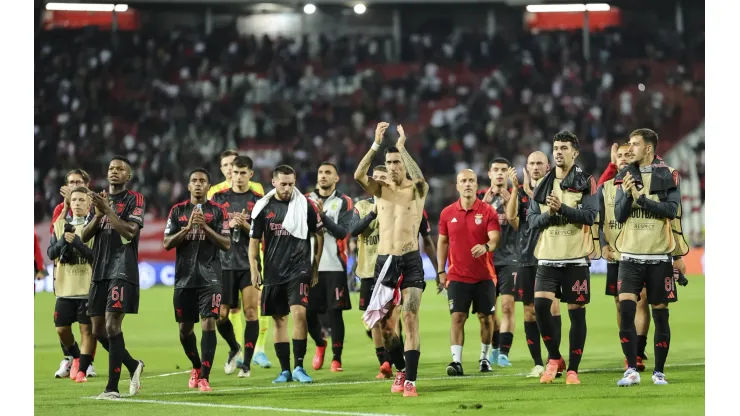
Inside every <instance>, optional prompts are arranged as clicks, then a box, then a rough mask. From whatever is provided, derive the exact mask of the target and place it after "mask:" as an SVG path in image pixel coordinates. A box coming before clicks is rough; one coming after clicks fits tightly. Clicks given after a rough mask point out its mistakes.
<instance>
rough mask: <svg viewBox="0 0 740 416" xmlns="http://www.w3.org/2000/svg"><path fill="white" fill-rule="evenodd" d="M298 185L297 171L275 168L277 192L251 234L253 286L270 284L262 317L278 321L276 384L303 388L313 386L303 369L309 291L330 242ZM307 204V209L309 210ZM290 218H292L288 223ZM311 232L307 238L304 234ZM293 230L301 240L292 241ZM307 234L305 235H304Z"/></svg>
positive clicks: (257, 211) (255, 218) (256, 212)
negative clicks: (292, 365) (292, 383)
mask: <svg viewBox="0 0 740 416" xmlns="http://www.w3.org/2000/svg"><path fill="white" fill-rule="evenodd" d="M295 182H296V172H295V170H293V168H291V167H290V166H286V165H282V166H278V167H277V168H275V170H274V171H273V173H272V186H273V187H274V188H275V189H274V190H273V191H271V192H269V193H268V194H267V195H266V196H265V197H264V198H263V199H261V200H260V201H258V203H257V206H256V207H255V209H254V211H253V214H254V216H253V218H252V229H251V231H250V233H249V237H250V241H249V262H250V266H251V267H250V271H251V274H252V284H253V285H255V286H258V285H259V284H264V286H265V287H264V289H263V290H262V315H263V316H272V318H273V320H274V321H275V335H274V342H275V354H276V355H277V357H278V359H279V360H280V367H281V373H280V375H279V376H278V377H277V378H276V379H275V380H274V381H273V383H286V382H288V381H292V379H293V378H295V379H297V380H298V381H300V382H301V383H310V382H312V381H313V380H312V379H311V377H309V376H308V375H307V374H306V371H305V370H304V369H303V358H304V357H305V355H306V337H307V335H308V330H307V325H306V307H307V306H308V297H309V285H315V284H316V282H317V280H318V266H319V263H320V261H321V252H322V248H323V246H324V236H323V233H322V232H321V230H322V227H323V224H322V222H321V217H320V216H319V210H318V207H317V206H316V205H315V204H314V203H313V201H311V200H310V199H307V198H306V197H305V196H303V195H301V194H300V192H298V191H297V190H296V189H295ZM262 204H264V205H262ZM302 204H305V208H304V207H303V205H302ZM291 205H293V207H292V208H293V209H291ZM296 207H300V209H301V210H303V209H305V210H306V213H305V214H304V213H302V212H296V211H295V209H297V208H296ZM289 213H290V214H292V216H290V217H288V216H287V215H288V214H289ZM303 215H306V216H305V217H304V216H303ZM302 221H305V222H306V224H304V223H302ZM306 226H307V232H305V231H306V229H305V228H304V227H306ZM289 229H290V230H292V232H293V233H295V234H297V235H299V237H296V236H294V235H292V234H291V232H290V231H289ZM304 232H305V235H302V234H303V233H304ZM301 237H302V238H301ZM312 237H313V238H315V239H316V244H315V245H314V247H313V253H312V250H311V243H310V239H311V238H312ZM263 238H264V241H265V243H264V244H265V255H264V270H263V273H264V276H262V275H261V274H260V271H259V269H258V265H259V244H260V240H262V239H263ZM312 260H313V261H312ZM288 314H290V315H291V316H292V317H293V355H294V358H295V369H294V370H293V373H292V375H291V372H290V344H289V343H288Z"/></svg>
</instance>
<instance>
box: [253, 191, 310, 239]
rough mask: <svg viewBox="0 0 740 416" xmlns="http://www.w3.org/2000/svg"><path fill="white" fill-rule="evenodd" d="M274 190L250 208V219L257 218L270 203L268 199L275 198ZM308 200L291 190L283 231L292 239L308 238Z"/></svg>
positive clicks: (298, 192)
mask: <svg viewBox="0 0 740 416" xmlns="http://www.w3.org/2000/svg"><path fill="white" fill-rule="evenodd" d="M275 192H276V190H275V189H273V190H271V191H270V192H268V193H267V195H265V196H264V197H262V199H260V200H259V201H257V203H256V204H254V208H252V218H257V215H259V213H260V212H261V211H262V209H264V208H265V205H267V203H268V202H269V201H270V198H272V197H274V196H275ZM307 213H308V200H306V197H305V196H303V194H302V193H301V192H300V191H299V190H298V188H295V187H294V188H293V195H291V197H290V202H289V203H288V212H287V213H286V214H285V219H284V220H283V229H284V230H286V231H287V232H289V233H290V235H292V236H293V237H296V238H300V239H306V238H308V222H307V220H308V218H307V217H306V215H307Z"/></svg>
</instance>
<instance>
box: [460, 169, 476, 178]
mask: <svg viewBox="0 0 740 416" xmlns="http://www.w3.org/2000/svg"><path fill="white" fill-rule="evenodd" d="M471 175H472V176H473V177H474V178H475V179H476V180H477V179H478V175H476V173H475V172H474V171H473V169H463V170H461V171H460V172H459V173H458V174H457V180H460V178H463V177H469V176H471Z"/></svg>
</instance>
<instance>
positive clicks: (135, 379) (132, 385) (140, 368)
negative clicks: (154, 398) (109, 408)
mask: <svg viewBox="0 0 740 416" xmlns="http://www.w3.org/2000/svg"><path fill="white" fill-rule="evenodd" d="M143 372H144V361H141V360H139V365H137V366H136V371H134V374H132V375H131V382H129V385H128V394H129V395H130V396H136V395H137V394H139V390H141V373H143Z"/></svg>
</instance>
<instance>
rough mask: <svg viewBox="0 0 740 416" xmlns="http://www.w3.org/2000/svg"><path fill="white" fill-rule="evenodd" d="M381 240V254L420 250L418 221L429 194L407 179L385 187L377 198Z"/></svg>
mask: <svg viewBox="0 0 740 416" xmlns="http://www.w3.org/2000/svg"><path fill="white" fill-rule="evenodd" d="M377 201H378V202H377V204H378V224H379V226H380V242H379V244H378V254H381V255H382V254H391V255H397V256H398V255H403V254H406V253H409V252H411V251H415V250H418V249H419V224H421V218H422V216H423V213H424V202H425V201H426V193H424V194H423V195H422V194H421V193H420V192H419V189H418V187H417V186H415V185H414V184H413V183H412V182H411V181H406V182H405V183H404V184H403V185H401V186H400V187H397V188H391V187H390V186H383V189H382V195H381V197H380V198H378V200H377Z"/></svg>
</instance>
